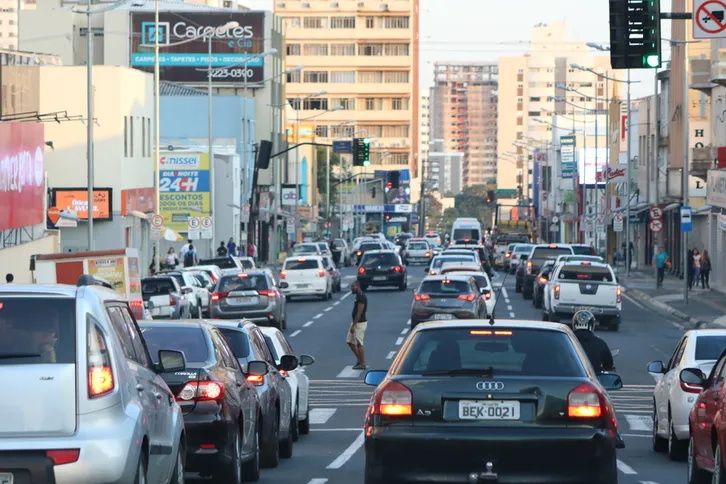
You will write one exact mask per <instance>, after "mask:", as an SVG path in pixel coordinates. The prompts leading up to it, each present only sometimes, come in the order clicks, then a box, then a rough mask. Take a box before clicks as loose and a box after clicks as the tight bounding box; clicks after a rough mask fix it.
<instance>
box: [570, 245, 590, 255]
mask: <svg viewBox="0 0 726 484" xmlns="http://www.w3.org/2000/svg"><path fill="white" fill-rule="evenodd" d="M572 252H574V253H575V255H595V249H594V248H592V247H590V246H587V245H573V246H572Z"/></svg>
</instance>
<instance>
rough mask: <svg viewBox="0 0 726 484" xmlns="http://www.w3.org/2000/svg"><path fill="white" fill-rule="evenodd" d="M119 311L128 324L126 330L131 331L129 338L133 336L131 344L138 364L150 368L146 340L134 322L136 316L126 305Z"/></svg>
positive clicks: (120, 307)
mask: <svg viewBox="0 0 726 484" xmlns="http://www.w3.org/2000/svg"><path fill="white" fill-rule="evenodd" d="M119 309H120V310H121V315H122V316H123V318H124V321H125V322H126V328H127V329H128V331H129V336H131V344H132V345H133V347H134V351H135V352H136V362H137V363H139V364H140V365H142V366H145V367H147V368H149V367H150V366H151V361H150V360H149V354H148V352H147V349H146V345H145V344H144V338H143V337H142V336H141V332H140V330H139V327H138V326H137V325H136V320H134V316H133V315H132V314H131V310H130V309H129V307H128V306H127V305H125V304H124V305H121V306H119Z"/></svg>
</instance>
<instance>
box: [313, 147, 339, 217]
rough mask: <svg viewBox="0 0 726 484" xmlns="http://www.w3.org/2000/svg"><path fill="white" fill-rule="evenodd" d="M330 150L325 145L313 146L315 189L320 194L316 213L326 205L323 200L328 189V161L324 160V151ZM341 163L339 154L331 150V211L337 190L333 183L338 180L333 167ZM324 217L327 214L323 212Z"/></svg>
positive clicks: (333, 208) (325, 201)
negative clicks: (315, 165) (315, 166)
mask: <svg viewBox="0 0 726 484" xmlns="http://www.w3.org/2000/svg"><path fill="white" fill-rule="evenodd" d="M327 150H332V148H328V147H326V146H316V147H315V159H316V163H317V170H316V172H317V175H318V176H317V180H316V183H317V189H318V193H319V194H320V196H319V197H318V200H320V202H319V204H318V205H319V207H320V208H319V212H318V213H325V208H326V207H327V200H325V196H326V195H327V191H328V163H327V161H326V153H325V152H326V151H327ZM340 164H341V159H340V155H339V154H338V153H333V152H332V151H331V153H330V209H331V211H333V210H335V205H336V204H337V203H338V190H336V186H335V184H336V183H338V182H339V181H340V176H339V175H336V174H335V171H336V170H335V167H339V166H340ZM325 215H326V217H327V216H328V214H327V213H326V214H325Z"/></svg>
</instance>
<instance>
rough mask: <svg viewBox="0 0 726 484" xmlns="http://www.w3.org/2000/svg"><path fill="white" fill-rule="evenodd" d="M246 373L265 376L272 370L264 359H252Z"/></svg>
mask: <svg viewBox="0 0 726 484" xmlns="http://www.w3.org/2000/svg"><path fill="white" fill-rule="evenodd" d="M246 370H247V371H246V372H245V373H246V374H248V375H254V376H264V375H267V374H268V373H269V372H270V369H269V368H268V367H267V363H265V362H264V361H250V362H249V363H247V368H246Z"/></svg>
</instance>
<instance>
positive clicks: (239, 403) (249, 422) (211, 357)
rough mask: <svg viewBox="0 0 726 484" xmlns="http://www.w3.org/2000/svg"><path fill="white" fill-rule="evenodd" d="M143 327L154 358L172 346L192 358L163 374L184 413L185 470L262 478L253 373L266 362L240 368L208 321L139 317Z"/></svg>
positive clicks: (222, 477)
mask: <svg viewBox="0 0 726 484" xmlns="http://www.w3.org/2000/svg"><path fill="white" fill-rule="evenodd" d="M139 327H140V329H141V332H142V334H143V336H144V340H145V341H146V346H147V347H148V348H149V353H150V354H151V355H152V358H154V359H156V358H158V356H156V355H158V354H159V351H158V350H159V349H162V348H173V349H175V350H177V351H181V352H182V353H184V356H185V358H186V360H187V367H186V370H185V371H183V372H175V373H162V374H161V377H162V378H163V379H164V381H165V382H166V384H167V385H168V386H169V389H170V390H171V391H172V393H173V394H174V395H175V396H176V401H177V403H178V404H179V406H180V407H181V410H182V413H183V415H184V427H185V431H186V432H185V433H186V450H187V455H186V470H187V471H189V472H198V473H199V474H200V475H201V476H202V477H213V478H214V479H215V480H218V481H219V482H234V483H239V482H241V481H257V479H258V478H259V475H260V457H259V452H260V449H259V444H260V432H261V428H260V423H261V422H262V414H261V409H260V402H259V398H258V397H257V393H256V392H255V389H254V387H253V386H252V384H251V383H249V382H248V379H250V378H264V377H265V375H266V374H267V373H268V370H267V365H266V364H265V363H264V362H263V361H252V362H250V364H248V365H247V367H246V368H244V369H243V368H241V367H240V364H239V362H238V361H237V359H236V358H235V357H234V355H233V353H232V350H231V349H230V347H229V345H227V343H226V342H225V340H224V338H223V337H222V335H221V334H220V332H219V331H218V330H217V329H216V328H215V327H214V326H212V325H210V324H206V323H204V322H199V321H194V320H188V321H164V322H155V321H140V322H139ZM155 363H156V361H155Z"/></svg>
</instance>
